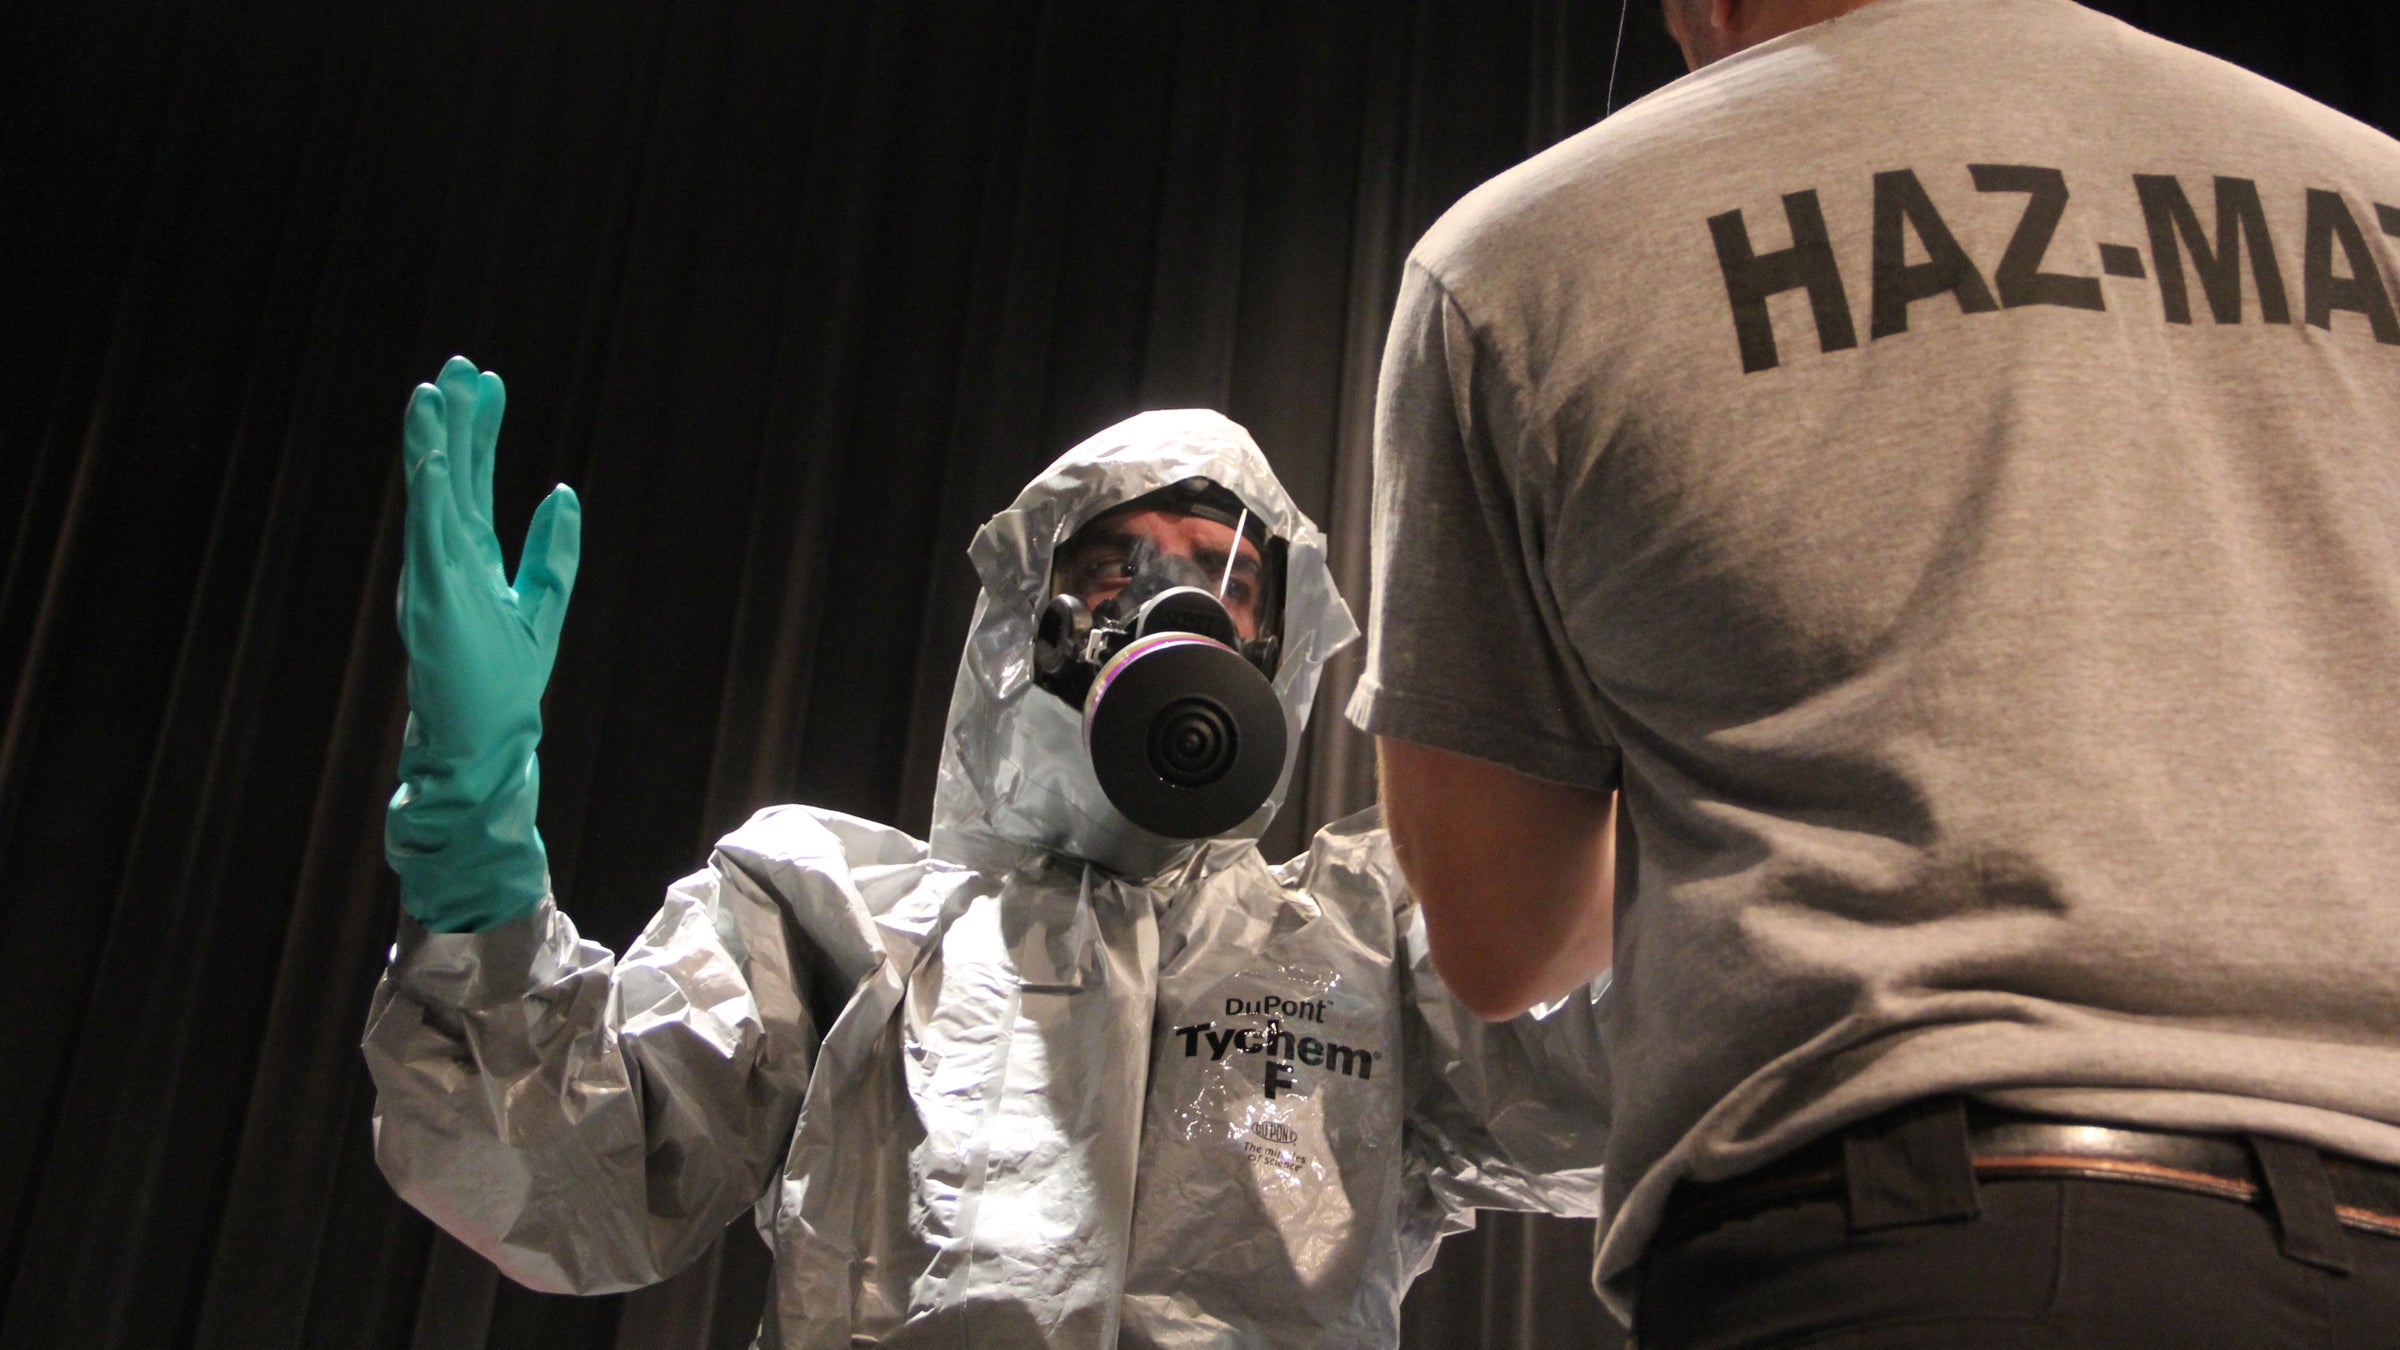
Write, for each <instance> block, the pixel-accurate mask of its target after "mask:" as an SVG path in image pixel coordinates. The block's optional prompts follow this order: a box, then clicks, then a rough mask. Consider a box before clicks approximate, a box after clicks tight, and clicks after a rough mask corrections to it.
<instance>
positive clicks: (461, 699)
mask: <svg viewBox="0 0 2400 1350" xmlns="http://www.w3.org/2000/svg"><path fill="white" fill-rule="evenodd" d="M507 401H508V395H507V390H506V389H505V388H504V387H503V386H502V385H501V383H500V377H499V376H498V375H495V374H492V373H491V372H489V371H485V372H482V373H480V374H478V373H477V372H476V369H475V364H474V362H472V361H469V360H467V359H466V358H465V357H463V356H453V357H451V358H450V360H449V362H448V363H447V364H445V365H444V366H443V367H442V373H441V376H440V377H439V381H438V382H437V383H435V384H420V385H418V386H417V388H416V392H415V393H414V394H412V395H410V396H409V400H408V414H407V420H406V421H405V423H404V424H403V431H402V436H401V455H402V461H403V464H404V466H405V468H406V469H407V473H408V534H407V544H406V556H405V559H404V561H403V562H402V563H401V570H400V639H401V641H402V642H403V643H405V644H406V645H407V647H408V707H409V712H410V714H411V717H412V720H413V721H414V722H415V724H416V734H415V735H412V737H411V741H412V744H413V743H414V741H415V740H416V739H417V738H418V737H419V736H421V737H422V739H423V743H424V746H425V748H426V750H427V751H428V752H429V753H431V754H435V755H439V756H442V757H444V758H446V759H452V760H459V759H469V758H474V757H477V756H479V755H483V754H488V753H490V752H491V751H493V750H495V749H497V748H498V747H500V746H501V745H502V744H503V743H505V742H506V741H508V740H509V739H511V738H512V737H519V736H522V735H524V734H525V733H527V732H528V731H531V732H532V733H533V734H534V735H536V736H538V735H539V734H540V728H541V708H542V689H543V687H544V686H545V685H547V684H548V683H549V682H550V667H551V665H552V663H553V662H554V661H555V660H556V659H557V656H558V634H559V629H560V626H561V625H563V624H564V623H565V622H566V617H567V597H568V595H569V594H570V593H571V592H572V591H573V590H574V588H575V568H576V564H577V561H578V560H579V558H580V557H581V553H582V537H583V509H582V507H581V505H580V504H579V503H578V502H577V501H576V499H575V490H574V489H573V488H570V487H568V486H567V485H565V484H564V483H561V484H559V485H558V487H556V488H555V489H553V490H552V491H551V493H550V495H549V496H548V497H546V498H544V499H543V501H542V504H541V506H540V507H539V508H537V509H536V510H535V511H534V513H533V525H532V528H530V529H528V530H527V531H526V533H525V550H524V553H523V555H522V556H521V557H520V558H519V560H518V563H517V576H516V581H515V583H514V584H513V585H512V584H511V583H510V581H509V578H508V575H507V574H506V572H504V571H503V570H502V567H501V559H500V540H499V536H498V535H497V534H496V533H495V532H494V530H493V528H492V461H493V458H494V454H495V451H496V450H497V448H498V446H499V441H500V416H501V413H502V411H503V409H504V408H505V407H506V405H507Z"/></svg>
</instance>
